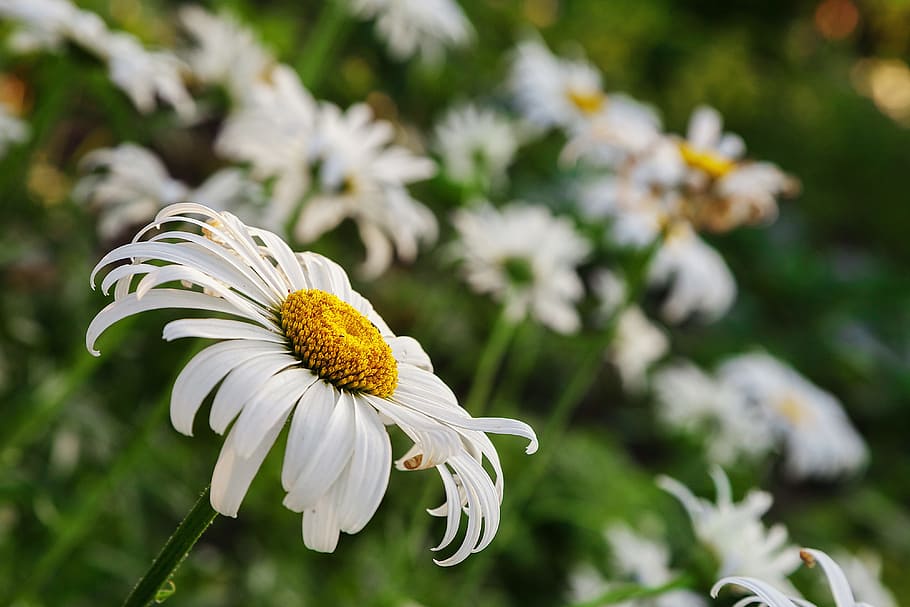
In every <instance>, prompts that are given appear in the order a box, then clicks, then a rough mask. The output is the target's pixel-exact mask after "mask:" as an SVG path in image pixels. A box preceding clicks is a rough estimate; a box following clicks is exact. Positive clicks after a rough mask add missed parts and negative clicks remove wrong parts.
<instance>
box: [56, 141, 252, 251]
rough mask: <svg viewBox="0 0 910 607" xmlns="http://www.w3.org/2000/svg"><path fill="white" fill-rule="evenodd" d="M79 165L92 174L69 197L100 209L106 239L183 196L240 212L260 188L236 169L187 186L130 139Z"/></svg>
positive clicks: (92, 154) (100, 227) (95, 153)
mask: <svg viewBox="0 0 910 607" xmlns="http://www.w3.org/2000/svg"><path fill="white" fill-rule="evenodd" d="M81 168H82V169H83V170H85V171H92V172H91V173H90V174H89V175H86V176H85V177H83V178H82V179H80V180H79V182H78V183H77V184H76V187H75V189H74V191H73V197H74V198H75V199H76V200H79V201H81V202H84V203H88V204H90V205H92V206H93V207H95V209H96V210H97V211H98V213H99V220H98V233H99V235H100V236H101V237H102V238H103V239H105V240H110V239H113V238H115V237H117V236H119V235H122V234H123V231H124V230H126V229H128V228H132V227H134V226H137V225H140V224H143V223H145V222H147V221H149V220H150V219H151V218H152V217H154V216H155V213H157V212H158V211H159V210H160V209H161V208H163V207H165V206H167V205H169V204H171V203H174V202H178V201H181V200H193V201H196V202H199V203H201V204H205V205H207V206H210V207H214V208H217V209H227V208H230V209H232V210H237V209H241V210H243V209H244V207H249V206H250V205H252V204H255V203H257V202H258V201H259V200H260V199H261V197H262V193H261V191H260V188H259V187H258V186H257V185H256V184H254V183H253V182H251V181H249V180H248V179H247V178H246V177H245V176H244V174H243V172H242V171H240V170H239V169H223V170H221V171H218V172H217V173H215V174H214V175H212V176H211V177H209V178H208V179H207V180H206V181H205V182H204V183H203V184H202V185H200V186H199V187H198V188H196V189H195V190H194V189H191V188H190V187H189V186H188V185H186V184H185V183H183V182H182V181H179V180H177V179H173V178H172V177H171V176H170V174H169V173H168V171H167V169H166V168H165V166H164V164H163V163H162V162H161V160H160V159H159V158H158V157H157V156H156V155H155V154H154V153H152V152H151V151H149V150H147V149H146V148H143V147H141V146H138V145H135V144H132V143H124V144H121V145H119V146H117V147H116V148H103V149H99V150H94V151H92V152H90V153H89V154H87V155H86V156H85V158H83V159H82V162H81Z"/></svg>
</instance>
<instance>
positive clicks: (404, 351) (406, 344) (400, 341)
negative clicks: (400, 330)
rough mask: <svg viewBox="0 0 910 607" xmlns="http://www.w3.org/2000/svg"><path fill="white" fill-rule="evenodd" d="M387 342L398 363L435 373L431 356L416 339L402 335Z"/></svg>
mask: <svg viewBox="0 0 910 607" xmlns="http://www.w3.org/2000/svg"><path fill="white" fill-rule="evenodd" d="M387 341H388V343H389V346H390V347H391V348H392V356H394V357H395V360H396V361H397V362H398V363H404V364H408V365H413V366H415V367H417V368H418V369H423V370H424V371H429V372H430V373H432V372H433V363H432V361H431V360H430V357H429V355H428V354H427V353H426V352H425V351H424V349H423V347H422V346H421V345H420V342H418V341H417V340H416V339H414V338H413V337H408V336H406V335H402V336H400V337H393V338H391V339H389V340H387Z"/></svg>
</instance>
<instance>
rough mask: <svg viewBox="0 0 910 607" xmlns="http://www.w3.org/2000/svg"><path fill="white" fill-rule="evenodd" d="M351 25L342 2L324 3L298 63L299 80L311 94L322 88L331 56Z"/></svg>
mask: <svg viewBox="0 0 910 607" xmlns="http://www.w3.org/2000/svg"><path fill="white" fill-rule="evenodd" d="M350 25H351V20H350V19H349V18H348V12H347V9H346V7H345V6H344V2H343V1H342V0H329V2H326V3H324V4H323V7H322V12H321V13H319V18H318V19H317V21H316V24H315V25H314V26H313V29H312V30H311V31H310V32H309V41H308V42H307V44H306V46H305V47H304V49H303V52H302V53H301V55H300V56H301V57H302V60H301V61H300V63H298V64H297V70H298V71H299V72H300V79H301V81H302V82H303V84H304V86H306V87H307V89H309V90H310V91H312V90H314V89H315V88H316V87H317V86H319V82H320V80H321V79H322V76H323V75H324V74H325V73H326V70H325V69H324V68H325V67H326V66H327V65H329V64H330V63H331V59H332V55H333V54H334V52H335V50H336V49H337V47H338V46H339V45H340V43H341V42H342V40H343V38H344V34H345V31H346V30H347V28H348V27H349V26H350Z"/></svg>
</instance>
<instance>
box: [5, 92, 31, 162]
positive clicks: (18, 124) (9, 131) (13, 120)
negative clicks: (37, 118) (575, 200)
mask: <svg viewBox="0 0 910 607" xmlns="http://www.w3.org/2000/svg"><path fill="white" fill-rule="evenodd" d="M29 130H30V129H29V127H28V123H27V122H25V121H24V120H21V119H19V118H17V117H16V116H14V115H13V114H12V113H10V112H9V110H7V108H6V105H4V104H3V103H0V158H2V157H3V156H6V151H7V150H8V149H9V147H10V146H11V145H14V144H16V143H22V142H23V141H25V140H26V139H28V137H29Z"/></svg>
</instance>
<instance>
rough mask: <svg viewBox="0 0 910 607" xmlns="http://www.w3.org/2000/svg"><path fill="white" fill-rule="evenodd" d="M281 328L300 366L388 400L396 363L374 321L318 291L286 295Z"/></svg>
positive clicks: (343, 386)
mask: <svg viewBox="0 0 910 607" xmlns="http://www.w3.org/2000/svg"><path fill="white" fill-rule="evenodd" d="M281 327H282V328H283V329H284V334H285V335H286V336H287V338H288V340H290V342H291V346H292V347H293V349H294V352H295V353H296V354H297V356H298V357H299V358H300V360H301V361H302V362H303V364H304V365H305V366H306V367H307V368H308V369H310V370H312V371H313V372H315V373H316V374H317V375H319V377H321V378H322V379H324V380H326V381H328V382H331V383H332V384H334V385H335V387H337V388H340V389H344V390H350V391H358V392H366V393H368V394H374V395H376V396H379V397H382V398H388V397H389V396H391V395H392V394H393V393H394V392H395V388H396V387H397V386H398V364H397V363H396V361H395V357H394V356H393V355H392V348H391V347H389V344H388V343H386V341H385V339H383V338H382V335H381V334H380V333H379V329H377V328H376V325H374V324H373V323H371V322H370V321H369V319H367V317H366V316H364V315H363V314H361V313H360V312H358V311H357V310H356V309H354V307H353V306H351V305H350V304H348V303H346V302H344V301H341V300H340V299H339V298H337V297H336V296H334V295H332V294H331V293H327V292H325V291H321V290H319V289H305V290H300V291H296V292H294V293H291V294H290V295H288V297H287V299H285V300H284V303H283V304H281Z"/></svg>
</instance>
